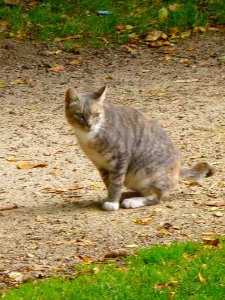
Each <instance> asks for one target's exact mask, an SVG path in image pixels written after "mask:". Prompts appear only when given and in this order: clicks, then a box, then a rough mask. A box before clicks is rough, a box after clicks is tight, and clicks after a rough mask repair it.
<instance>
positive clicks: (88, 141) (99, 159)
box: [75, 130, 110, 170]
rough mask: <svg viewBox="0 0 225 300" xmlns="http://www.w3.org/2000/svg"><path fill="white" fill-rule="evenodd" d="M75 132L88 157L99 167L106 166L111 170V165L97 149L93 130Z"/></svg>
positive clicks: (105, 167)
mask: <svg viewBox="0 0 225 300" xmlns="http://www.w3.org/2000/svg"><path fill="white" fill-rule="evenodd" d="M75 134H76V137H77V140H78V142H79V145H80V146H81V149H82V150H83V151H84V153H85V154H86V155H87V157H88V158H89V159H90V160H91V161H92V162H93V163H94V164H95V165H96V167H97V168H99V169H100V168H104V169H107V170H110V165H109V163H108V162H107V160H106V159H105V158H104V156H103V155H102V154H101V153H99V152H98V149H95V147H93V145H94V144H95V140H94V139H95V138H96V137H95V134H94V133H93V132H85V131H81V130H75ZM90 145H92V146H90Z"/></svg>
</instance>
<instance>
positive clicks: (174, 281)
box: [165, 280, 178, 287]
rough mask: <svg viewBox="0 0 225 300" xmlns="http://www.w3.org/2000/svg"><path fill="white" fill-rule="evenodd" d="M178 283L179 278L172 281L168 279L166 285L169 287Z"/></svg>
mask: <svg viewBox="0 0 225 300" xmlns="http://www.w3.org/2000/svg"><path fill="white" fill-rule="evenodd" d="M177 284H178V281H177V280H170V281H168V282H167V283H166V284H165V286H166V287H169V286H175V285H177Z"/></svg>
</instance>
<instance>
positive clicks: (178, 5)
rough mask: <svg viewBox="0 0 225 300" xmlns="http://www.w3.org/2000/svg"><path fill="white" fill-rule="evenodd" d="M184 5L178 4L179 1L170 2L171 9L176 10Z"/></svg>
mask: <svg viewBox="0 0 225 300" xmlns="http://www.w3.org/2000/svg"><path fill="white" fill-rule="evenodd" d="M182 6H183V4H178V3H174V4H170V5H169V10H171V11H174V10H177V9H180V8H181V7H182Z"/></svg>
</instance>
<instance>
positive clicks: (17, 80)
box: [12, 79, 27, 84]
mask: <svg viewBox="0 0 225 300" xmlns="http://www.w3.org/2000/svg"><path fill="white" fill-rule="evenodd" d="M12 84H27V80H26V79H16V80H14V81H12Z"/></svg>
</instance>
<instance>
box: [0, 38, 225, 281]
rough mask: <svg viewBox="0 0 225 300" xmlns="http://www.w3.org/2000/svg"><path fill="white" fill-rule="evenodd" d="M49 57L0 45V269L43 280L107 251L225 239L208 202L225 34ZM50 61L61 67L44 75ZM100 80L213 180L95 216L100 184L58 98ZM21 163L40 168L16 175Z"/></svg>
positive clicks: (220, 123)
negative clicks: (206, 166)
mask: <svg viewBox="0 0 225 300" xmlns="http://www.w3.org/2000/svg"><path fill="white" fill-rule="evenodd" d="M55 50H57V49H54V48H50V49H47V48H46V47H45V46H44V45H42V44H36V45H33V44H29V43H24V42H14V41H11V40H1V41H0V66H1V68H0V84H1V87H0V123H1V126H0V141H1V142H0V166H1V167H0V244H1V251H0V271H1V272H3V273H4V272H8V271H26V272H31V273H34V274H35V275H36V276H38V274H39V275H40V274H41V276H42V275H44V274H45V273H49V272H52V271H53V272H57V271H61V270H63V269H66V268H69V267H70V268H71V267H73V266H74V265H75V264H76V263H78V262H82V261H91V260H93V259H99V258H101V257H103V256H104V255H105V254H106V253H108V252H109V251H111V250H112V249H121V248H122V249H123V248H124V249H133V248H135V247H137V246H138V247H142V246H150V245H152V244H162V243H169V242H171V241H175V240H176V241H177V240H179V241H180V240H186V239H192V240H195V239H201V238H202V233H206V235H207V233H209V234H210V233H211V232H215V233H218V234H224V224H225V212H224V208H225V207H224V206H216V204H215V205H213V206H209V205H207V204H210V203H208V202H209V201H221V200H223V199H224V174H223V171H224V160H225V158H224V132H225V128H224V125H225V124H224V116H223V111H224V99H225V90H224V82H225V64H224V63H223V62H221V61H220V60H219V58H220V57H222V56H224V55H225V46H224V33H216V34H215V33H214V34H213V35H210V36H208V35H204V36H197V37H194V38H193V39H191V40H187V41H183V42H182V43H181V44H177V45H175V46H174V47H169V48H159V49H153V48H148V49H147V48H145V49H135V48H134V49H133V50H132V53H131V52H130V49H126V48H121V49H119V50H116V51H112V50H107V49H106V50H82V51H81V55H75V54H72V53H59V54H55ZM127 50H128V51H127ZM57 53H58V52H57ZM72 61H73V63H72ZM54 65H63V66H64V69H63V70H59V69H60V68H61V67H59V68H58V69H57V68H56V71H51V70H49V68H50V66H54ZM57 70H58V71H57ZM105 83H107V84H108V86H109V92H108V98H109V99H110V100H111V101H113V102H114V103H117V104H122V105H132V106H134V107H136V108H138V109H140V110H143V111H145V112H146V113H147V114H148V115H149V116H151V117H152V118H156V119H159V120H160V122H161V123H162V124H163V126H164V128H165V129H166V130H167V132H168V133H169V134H170V135H171V136H172V138H173V140H174V142H175V143H177V144H178V146H179V148H180V150H181V153H182V161H183V164H184V165H191V164H193V163H195V162H197V161H201V160H206V161H209V162H211V163H212V164H213V165H214V166H215V168H216V170H217V172H216V174H215V176H214V177H211V178H209V179H207V180H206V181H205V182H204V183H202V184H201V185H198V186H189V185H188V184H187V183H185V182H184V183H181V185H180V187H179V189H177V190H176V191H174V192H173V193H172V194H170V196H169V197H168V198H167V199H165V201H163V202H161V203H160V204H159V205H156V206H152V207H145V208H140V209H134V210H125V209H120V210H119V211H117V212H106V211H101V210H100V201H101V199H103V198H104V197H105V194H106V192H105V189H104V186H103V184H102V182H101V180H100V177H99V175H98V173H97V171H96V170H95V169H94V167H93V166H92V164H91V163H90V162H89V161H88V160H87V159H86V157H85V156H84V154H83V153H82V152H81V150H80V149H79V147H78V145H77V143H76V139H75V137H74V136H73V133H72V131H71V129H70V127H69V126H68V125H67V123H66V121H65V118H64V112H63V101H64V93H65V91H66V89H67V88H68V87H70V86H73V87H75V88H77V89H78V90H80V91H84V90H90V89H92V88H94V89H95V88H98V87H100V86H101V85H103V84H105ZM20 161H30V162H37V163H41V164H43V163H45V164H47V165H46V166H45V167H40V166H39V167H37V168H32V169H18V168H17V166H18V164H19V163H20ZM211 204H212V203H211ZM217 204H218V203H217ZM219 204H221V202H219ZM146 217H147V221H146V219H143V218H146ZM139 219H141V221H140V220H139ZM137 223H142V224H143V223H148V224H146V225H140V224H137Z"/></svg>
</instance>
